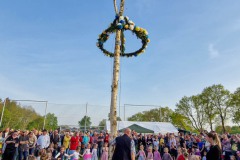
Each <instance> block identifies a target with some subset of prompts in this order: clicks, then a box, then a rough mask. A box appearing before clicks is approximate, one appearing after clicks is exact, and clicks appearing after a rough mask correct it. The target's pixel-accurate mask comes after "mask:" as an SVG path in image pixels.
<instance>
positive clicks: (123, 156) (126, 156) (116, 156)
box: [111, 128, 133, 160]
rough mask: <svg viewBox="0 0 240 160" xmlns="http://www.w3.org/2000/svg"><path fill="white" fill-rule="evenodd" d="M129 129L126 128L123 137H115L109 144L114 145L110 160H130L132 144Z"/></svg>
mask: <svg viewBox="0 0 240 160" xmlns="http://www.w3.org/2000/svg"><path fill="white" fill-rule="evenodd" d="M130 136H131V129H129V128H126V129H125V130H124V135H123V136H121V137H117V138H116V139H115V140H113V142H112V143H111V144H115V146H116V148H115V150H114V153H113V157H112V160H131V159H132V158H131V155H132V150H133V149H132V143H131V138H130Z"/></svg>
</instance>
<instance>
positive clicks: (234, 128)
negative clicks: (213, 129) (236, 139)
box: [230, 126, 240, 134]
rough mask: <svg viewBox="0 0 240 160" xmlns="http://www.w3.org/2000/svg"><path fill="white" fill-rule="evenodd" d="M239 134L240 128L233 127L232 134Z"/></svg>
mask: <svg viewBox="0 0 240 160" xmlns="http://www.w3.org/2000/svg"><path fill="white" fill-rule="evenodd" d="M237 133H240V127H239V126H232V128H231V132H230V134H237Z"/></svg>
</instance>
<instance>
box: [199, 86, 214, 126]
mask: <svg viewBox="0 0 240 160" xmlns="http://www.w3.org/2000/svg"><path fill="white" fill-rule="evenodd" d="M210 94H211V89H210V88H205V89H204V90H203V92H202V93H201V95H200V99H201V100H202V105H203V110H204V114H205V119H206V121H207V123H208V124H209V126H210V129H211V131H213V124H214V119H215V118H216V115H217V109H216V107H215V106H214V105H213V103H212V102H211V99H210Z"/></svg>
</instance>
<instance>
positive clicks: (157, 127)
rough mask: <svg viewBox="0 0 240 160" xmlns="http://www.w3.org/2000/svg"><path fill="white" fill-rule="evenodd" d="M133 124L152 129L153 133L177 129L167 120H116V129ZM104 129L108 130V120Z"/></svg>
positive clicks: (172, 131)
mask: <svg viewBox="0 0 240 160" xmlns="http://www.w3.org/2000/svg"><path fill="white" fill-rule="evenodd" d="M133 124H136V125H138V126H141V127H143V128H146V129H149V130H152V131H154V133H162V134H166V133H174V134H177V133H178V130H177V128H176V127H174V126H173V124H172V123H169V122H136V121H135V122H134V121H118V122H117V130H122V129H124V128H127V127H129V126H131V125H133ZM105 129H106V130H108V131H110V121H107V122H106V128H105Z"/></svg>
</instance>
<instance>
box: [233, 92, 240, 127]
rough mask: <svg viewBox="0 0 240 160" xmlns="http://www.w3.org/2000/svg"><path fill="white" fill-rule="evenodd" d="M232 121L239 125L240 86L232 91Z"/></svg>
mask: <svg viewBox="0 0 240 160" xmlns="http://www.w3.org/2000/svg"><path fill="white" fill-rule="evenodd" d="M231 104H232V106H233V107H232V113H233V114H232V116H233V118H232V121H233V122H234V123H236V124H238V126H240V87H239V88H237V90H236V91H235V92H234V94H233V96H232V99H231Z"/></svg>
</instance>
